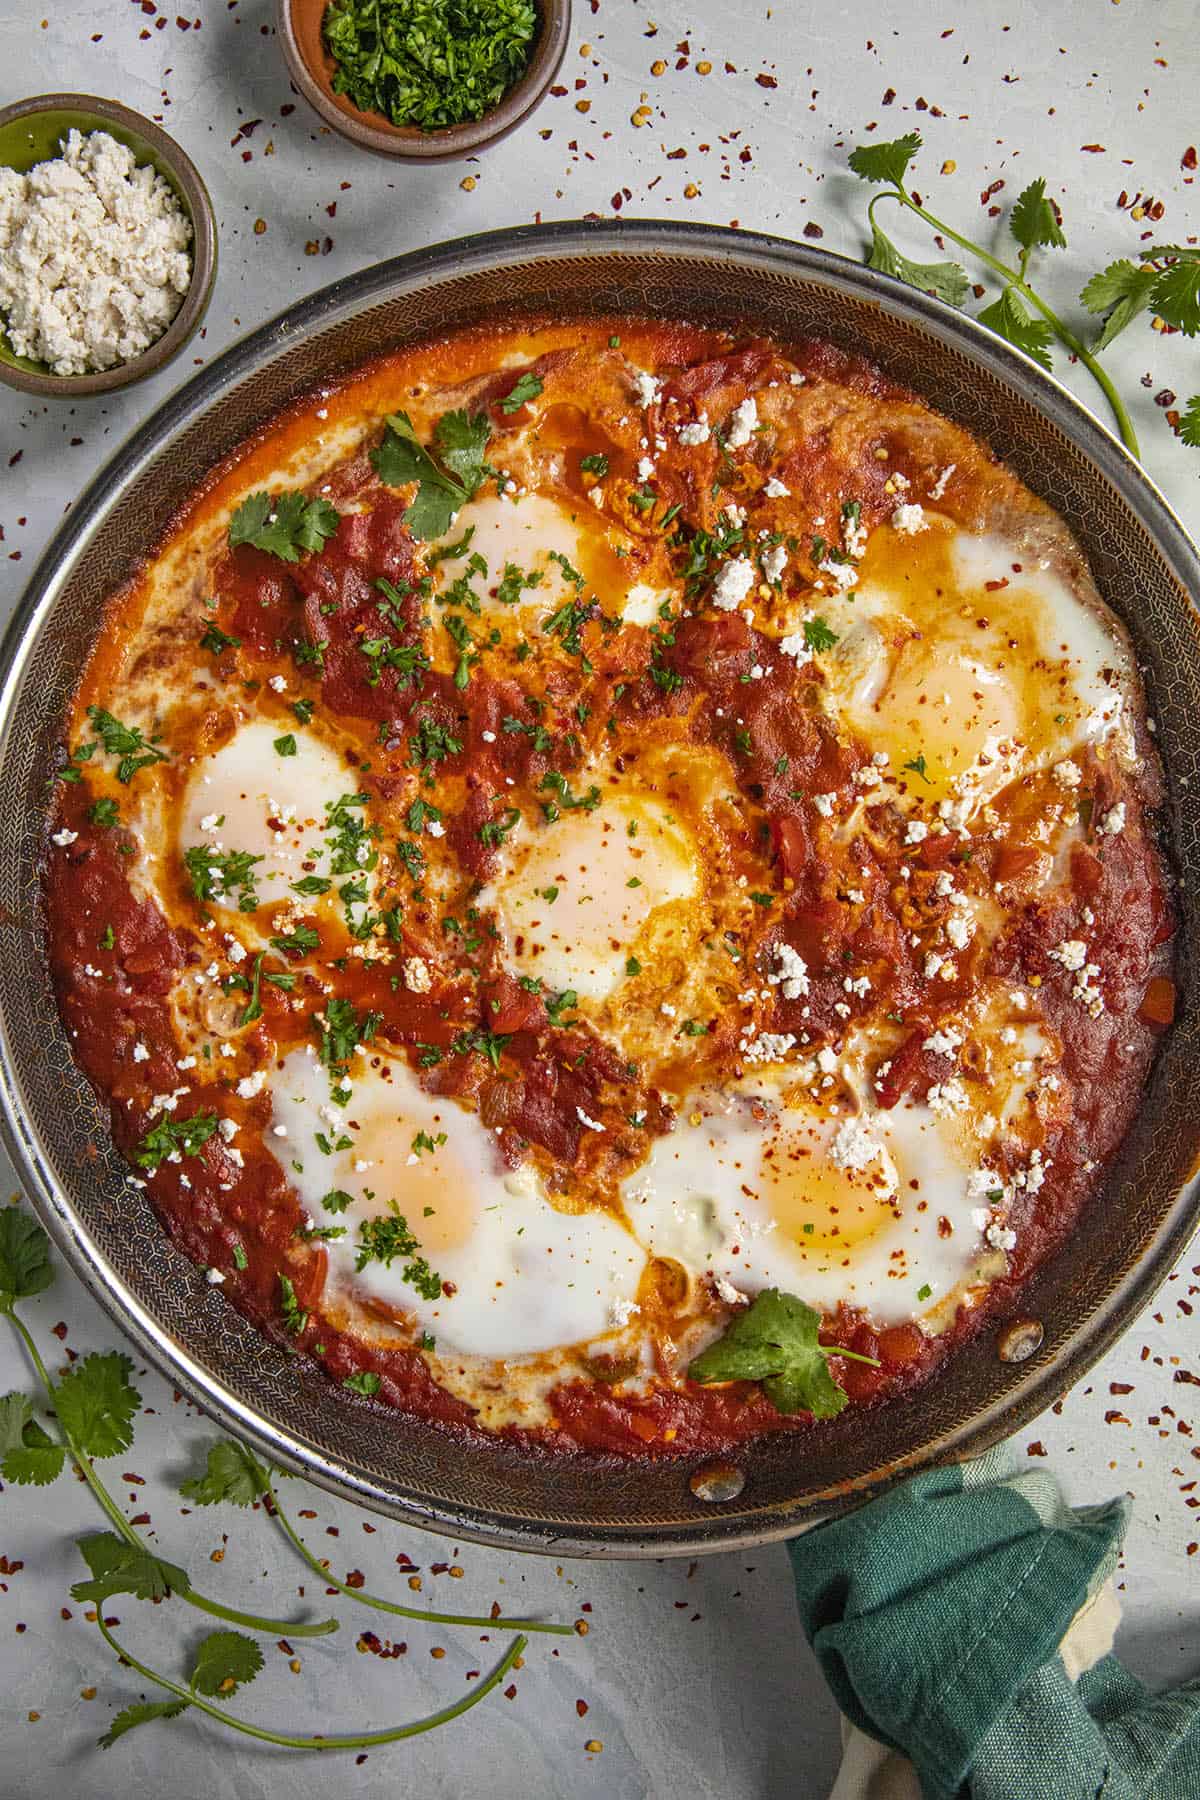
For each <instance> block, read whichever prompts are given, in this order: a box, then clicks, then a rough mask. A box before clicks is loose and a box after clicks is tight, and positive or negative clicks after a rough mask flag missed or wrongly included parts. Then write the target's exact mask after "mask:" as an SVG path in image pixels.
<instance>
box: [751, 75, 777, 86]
mask: <svg viewBox="0 0 1200 1800" xmlns="http://www.w3.org/2000/svg"><path fill="white" fill-rule="evenodd" d="M754 79H755V81H756V82H757V83H758V85H759V87H761V88H777V87H778V86H779V83H778V82H777V81H776V79H775V77H774V76H773V75H756V76H755V77H754Z"/></svg>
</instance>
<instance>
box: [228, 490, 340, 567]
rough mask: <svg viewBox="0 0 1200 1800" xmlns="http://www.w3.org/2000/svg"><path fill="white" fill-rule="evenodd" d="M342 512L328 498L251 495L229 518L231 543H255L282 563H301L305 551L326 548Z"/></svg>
mask: <svg viewBox="0 0 1200 1800" xmlns="http://www.w3.org/2000/svg"><path fill="white" fill-rule="evenodd" d="M340 520H341V514H340V513H339V512H338V510H337V508H336V506H331V505H330V504H329V501H328V500H310V499H309V497H308V495H307V494H303V493H300V492H299V491H293V492H290V493H286V494H268V493H262V492H260V493H257V494H249V495H247V497H246V499H245V500H243V501H242V504H241V505H240V506H239V507H238V508H237V510H236V511H235V512H234V513H233V515H232V517H231V518H230V521H229V545H230V548H231V549H236V547H237V546H238V545H239V544H252V545H253V546H254V548H255V549H256V550H265V551H266V552H267V553H268V554H269V555H271V556H277V557H279V559H280V561H281V562H299V561H300V556H301V553H302V552H303V551H305V550H323V549H324V548H325V540H326V539H327V538H331V537H332V536H333V534H334V532H335V531H336V530H337V528H338V524H339V522H340Z"/></svg>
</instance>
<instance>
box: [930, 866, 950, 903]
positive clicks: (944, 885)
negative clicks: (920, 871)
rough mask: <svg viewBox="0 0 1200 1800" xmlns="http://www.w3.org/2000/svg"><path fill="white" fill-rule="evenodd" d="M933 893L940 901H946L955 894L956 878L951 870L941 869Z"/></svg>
mask: <svg viewBox="0 0 1200 1800" xmlns="http://www.w3.org/2000/svg"><path fill="white" fill-rule="evenodd" d="M933 891H934V893H935V894H936V895H937V897H938V899H939V900H946V899H948V898H949V896H950V895H951V894H952V893H953V892H954V877H953V875H952V874H951V873H950V871H949V869H941V870H939V872H938V878H937V880H936V881H935V882H934V884H933Z"/></svg>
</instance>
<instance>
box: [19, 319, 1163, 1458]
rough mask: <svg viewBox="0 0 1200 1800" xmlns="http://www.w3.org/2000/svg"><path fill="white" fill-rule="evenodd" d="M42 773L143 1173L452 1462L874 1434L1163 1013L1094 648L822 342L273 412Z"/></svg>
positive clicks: (411, 378)
mask: <svg viewBox="0 0 1200 1800" xmlns="http://www.w3.org/2000/svg"><path fill="white" fill-rule="evenodd" d="M58 773H59V776H60V780H59V782H58V784H57V788H56V799H55V809H54V814H53V817H52V819H51V820H50V821H49V823H48V834H47V850H46V904H47V908H48V919H49V941H50V953H51V957H52V963H53V971H54V977H55V980H56V984H57V992H58V995H59V999H60V1004H61V1008H62V1013H63V1017H64V1020H65V1022H66V1026H67V1029H68V1031H69V1034H70V1039H71V1043H72V1046H73V1049H74V1053H75V1056H76V1057H77V1059H78V1061H79V1063H80V1065H81V1066H82V1068H83V1069H84V1070H85V1071H86V1073H87V1075H88V1077H89V1078H90V1080H91V1082H92V1083H93V1084H94V1086H95V1088H96V1090H97V1092H98V1093H99V1094H100V1096H101V1097H102V1099H103V1101H104V1102H105V1103H106V1104H107V1105H108V1107H109V1108H110V1109H111V1119H112V1132H113V1136H114V1138H115V1141H116V1143H117V1145H118V1146H119V1148H120V1149H121V1151H122V1152H123V1153H124V1155H125V1157H126V1158H127V1159H128V1161H129V1164H130V1167H131V1173H130V1176H129V1180H130V1182H131V1183H132V1184H134V1185H136V1186H139V1187H141V1186H145V1187H147V1188H148V1189H149V1192H150V1195H151V1197H152V1199H153V1202H154V1204H155V1206H156V1208H157V1209H158V1211H159V1213H160V1214H161V1216H162V1218H163V1220H164V1223H165V1225H166V1228H167V1230H168V1231H169V1232H170V1233H171V1235H172V1237H173V1239H174V1240H175V1242H176V1243H177V1244H178V1246H179V1247H180V1249H181V1250H182V1251H183V1252H184V1253H185V1254H186V1255H187V1256H188V1257H190V1258H191V1259H193V1260H194V1261H195V1262H196V1263H197V1264H198V1265H200V1266H201V1267H202V1268H203V1269H204V1270H206V1271H207V1276H208V1279H209V1281H210V1282H213V1283H215V1284H219V1285H220V1287H221V1289H222V1292H223V1294H224V1295H225V1296H227V1297H228V1300H229V1301H230V1302H231V1303H232V1304H233V1305H234V1306H236V1307H238V1308H239V1309H240V1310H241V1311H242V1312H244V1313H246V1314H247V1315H248V1316H249V1317H250V1318H251V1319H252V1320H254V1321H255V1322H256V1323H257V1325H258V1326H259V1327H260V1328H261V1329H262V1330H263V1331H264V1332H265V1333H266V1334H267V1335H268V1336H270V1337H272V1338H274V1339H276V1340H278V1341H280V1342H285V1343H287V1344H289V1345H291V1346H293V1347H294V1348H295V1349H296V1350H297V1351H299V1352H301V1353H302V1354H303V1355H305V1356H306V1357H309V1358H313V1359H316V1361H317V1362H319V1363H320V1364H322V1365H323V1366H324V1367H325V1369H326V1370H327V1371H328V1374H329V1376H330V1377H331V1378H332V1379H333V1380H334V1381H336V1382H337V1383H339V1384H341V1385H342V1386H343V1387H344V1388H345V1389H346V1390H347V1395H346V1404H347V1405H364V1404H372V1403H373V1404H385V1405H388V1406H391V1407H395V1408H399V1409H401V1410H403V1411H405V1412H407V1413H410V1414H417V1415H420V1416H422V1417H425V1418H427V1419H430V1420H434V1421H437V1422H439V1423H440V1424H442V1425H443V1426H445V1427H447V1428H451V1429H458V1430H476V1431H483V1432H492V1433H502V1434H504V1435H506V1436H508V1437H509V1438H515V1439H516V1440H517V1441H519V1442H523V1443H526V1444H530V1445H535V1446H540V1447H542V1448H559V1449H562V1450H575V1451H581V1450H582V1451H603V1452H607V1453H612V1452H616V1453H619V1454H624V1455H628V1456H633V1457H647V1456H662V1455H675V1454H687V1453H696V1452H698V1451H701V1450H703V1451H714V1450H718V1449H727V1448H728V1447H730V1446H731V1445H733V1444H736V1443H738V1442H740V1441H743V1440H745V1439H747V1438H749V1437H752V1436H755V1435H757V1434H760V1433H763V1432H768V1431H775V1430H779V1429H790V1430H795V1429H800V1430H804V1429H809V1428H811V1426H812V1422H813V1419H814V1417H825V1416H828V1415H830V1414H831V1413H833V1412H836V1411H838V1410H840V1409H841V1408H842V1407H843V1406H845V1405H847V1404H849V1405H853V1406H859V1407H870V1406H874V1405H879V1404H884V1403H887V1402H888V1401H889V1400H890V1399H892V1398H894V1397H895V1396H897V1395H898V1394H900V1393H902V1392H904V1391H906V1390H907V1389H909V1388H910V1387H911V1386H912V1385H913V1384H914V1383H916V1382H919V1381H923V1380H926V1379H928V1378H929V1377H930V1376H931V1375H933V1374H935V1372H936V1370H937V1369H938V1367H939V1365H941V1364H942V1363H943V1362H944V1360H945V1359H946V1358H947V1357H948V1356H950V1355H953V1354H954V1352H955V1350H956V1349H957V1348H958V1347H959V1346H961V1345H962V1344H963V1342H964V1341H965V1340H966V1339H967V1338H969V1337H970V1336H972V1335H973V1334H975V1333H977V1332H978V1331H979V1330H980V1329H981V1327H982V1326H983V1325H984V1323H985V1322H988V1323H992V1324H994V1323H995V1322H996V1321H997V1320H998V1319H1000V1318H1002V1317H1004V1316H1005V1315H1011V1314H1012V1313H1013V1311H1014V1309H1015V1308H1016V1307H1017V1306H1018V1304H1019V1296H1020V1292H1021V1289H1022V1286H1023V1285H1024V1284H1025V1283H1026V1282H1027V1281H1028V1279H1029V1277H1030V1275H1031V1273H1032V1272H1033V1271H1034V1270H1035V1269H1036V1268H1037V1266H1038V1265H1039V1264H1040V1263H1041V1262H1043V1260H1044V1259H1045V1258H1046V1257H1047V1256H1048V1255H1050V1254H1051V1253H1052V1252H1053V1251H1054V1250H1055V1248H1056V1246H1058V1245H1059V1244H1061V1242H1062V1241H1063V1239H1064V1238H1065V1237H1066V1236H1067V1235H1068V1234H1069V1233H1070V1232H1072V1231H1073V1230H1075V1229H1076V1228H1077V1227H1078V1228H1079V1229H1083V1230H1086V1229H1087V1211H1086V1208H1087V1201H1088V1197H1089V1193H1090V1192H1092V1191H1093V1190H1094V1188H1095V1187H1096V1185H1097V1184H1098V1183H1099V1182H1100V1181H1101V1179H1102V1178H1103V1175H1104V1172H1105V1167H1106V1164H1107V1163H1108V1162H1109V1160H1110V1159H1111V1158H1112V1156H1113V1154H1114V1152H1115V1151H1116V1149H1117V1147H1118V1145H1119V1144H1120V1142H1121V1139H1122V1136H1123V1135H1124V1133H1125V1131H1126V1130H1127V1127H1128V1125H1129V1122H1130V1119H1131V1117H1132V1115H1133V1112H1134V1110H1135V1108H1136V1107H1137V1105H1138V1102H1139V1095H1140V1093H1141V1090H1142V1087H1143V1084H1144V1081H1145V1078H1146V1075H1147V1070H1148V1067H1149V1064H1150V1062H1151V1059H1152V1057H1153V1054H1154V1047H1155V1041H1156V1036H1157V1034H1160V1033H1161V1032H1162V1031H1163V1030H1164V1029H1165V1028H1166V1027H1167V1026H1168V1025H1169V1022H1170V1019H1171V1015H1172V1009H1173V1002H1174V987H1173V985H1172V981H1171V951H1170V942H1171V934H1172V930H1173V920H1174V914H1173V905H1172V899H1171V895H1170V889H1169V883H1168V877H1167V874H1166V868H1165V864H1164V861H1163V859H1162V857H1161V855H1160V852H1159V849H1158V847H1157V843H1156V837H1155V828H1154V822H1153V809H1154V807H1155V805H1156V803H1157V802H1158V800H1159V798H1160V781H1161V777H1160V771H1159V767H1158V762H1157V758H1156V753H1155V749H1154V743H1153V724H1152V721H1150V720H1149V719H1148V718H1147V714H1146V706H1145V700H1144V696H1143V694H1142V691H1141V687H1140V683H1139V678H1138V674H1137V669H1136V666H1135V662H1134V659H1133V655H1132V652H1131V648H1130V645H1129V642H1128V640H1127V637H1126V635H1125V633H1124V631H1123V629H1122V628H1121V626H1120V625H1119V624H1118V623H1117V621H1116V620H1115V618H1114V617H1113V616H1112V614H1111V613H1110V612H1109V611H1108V610H1107V608H1106V607H1105V605H1104V604H1103V602H1102V601H1101V599H1100V597H1099V595H1098V594H1097V592H1096V589H1095V586H1094V584H1093V581H1092V579H1091V577H1090V575H1089V572H1088V569H1087V567H1086V565H1085V563H1084V561H1083V559H1082V556H1081V554H1080V551H1079V549H1078V546H1077V545H1076V543H1075V542H1074V540H1073V538H1072V536H1071V534H1070V533H1069V531H1068V530H1067V528H1066V527H1065V525H1064V524H1063V523H1062V522H1061V521H1060V520H1059V519H1058V518H1057V516H1056V515H1055V514H1054V513H1053V512H1052V511H1051V510H1050V509H1049V508H1048V507H1047V506H1046V505H1044V504H1043V503H1042V502H1041V501H1039V500H1038V499H1036V498H1035V497H1034V496H1033V495H1032V494H1030V493H1029V492H1028V491H1027V490H1026V489H1025V488H1024V487H1023V486H1022V485H1021V484H1020V482H1018V481H1017V480H1016V479H1015V477H1014V476H1013V475H1012V474H1011V473H1010V472H1009V471H1008V470H1007V469H1006V468H1004V467H1003V466H1002V465H1001V464H999V463H998V462H997V461H996V460H995V459H994V458H993V457H992V456H991V455H990V453H989V452H988V450H987V448H986V446H985V445H983V444H982V443H980V442H978V441H976V440H974V439H973V438H972V437H970V436H969V435H967V434H966V433H964V432H963V431H962V430H961V429H959V428H958V427H957V426H955V425H952V424H951V423H949V422H948V421H947V420H945V419H944V418H941V417H940V416H939V415H938V414H937V413H935V412H934V411H932V410H931V409H930V408H929V407H928V406H926V405H924V404H923V403H922V402H921V401H920V400H919V399H918V398H916V397H915V396H914V395H913V394H911V393H909V392H907V391H906V390H903V389H901V388H899V387H897V386H896V385H895V384H894V383H892V382H891V381H889V380H888V379H887V378H886V377H885V376H883V375H882V374H880V372H879V371H878V370H877V369H875V368H873V367H871V366H870V365H868V364H866V363H865V362H862V361H860V360H857V359H855V358H854V357H852V356H848V355H846V354H844V353H843V352H842V351H840V350H837V349H835V348H833V347H832V346H830V345H829V344H826V343H822V342H817V341H805V342H800V343H795V344H788V345H785V344H781V343H775V342H772V341H768V340H765V339H763V338H761V337H756V336H753V335H750V334H742V335H739V334H737V333H733V332H722V331H715V330H712V329H709V328H703V329H701V328H696V327H693V326H690V325H686V324H673V323H670V324H668V323H662V322H657V321H649V320H645V319H639V318H625V317H622V318H613V319H604V320H602V321H596V320H587V321H577V322H567V323H561V322H560V323H553V324H547V325H545V326H540V327H539V326H534V327H528V326H524V325H522V326H516V325H514V326H512V327H511V328H507V327H499V328H498V327H495V326H492V327H488V328H486V329H483V328H480V329H477V330H473V331H469V332H465V333H460V334H457V335H454V336H452V337H448V338H444V339H441V340H439V341H433V342H428V343H424V344H422V345H420V346H419V347H416V348H409V349H405V350H404V351H402V352H400V353H396V354H390V355H388V356H385V357H382V358H380V359H379V360H376V361H374V362H372V363H371V364H369V365H367V366H366V367H364V368H362V369H361V370H359V371H357V372H356V373H354V374H353V375H351V376H349V377H348V378H347V379H345V380H343V381H341V382H340V383H338V384H337V385H335V386H331V387H328V388H324V389H322V390H321V391H320V392H318V393H314V394H313V395H311V396H309V397H308V398H306V399H305V400H303V401H302V402H300V403H299V404H298V405H296V406H294V407H293V408H292V409H291V410H289V411H288V412H286V413H285V414H283V415H282V416H281V417H279V418H278V419H276V420H275V421H274V422H273V423H271V424H270V425H268V426H267V427H266V428H264V429H263V430H262V431H261V432H259V433H258V435H256V436H255V437H254V438H252V439H251V440H249V441H248V442H247V443H245V444H244V445H243V446H242V447H241V448H240V449H239V450H238V451H237V452H236V453H235V454H234V455H232V456H231V457H229V458H228V459H227V460H226V461H225V462H223V463H222V464H221V465H220V467H218V468H217V469H216V470H214V472H213V473H212V475H211V477H210V478H209V479H208V481H207V482H206V483H205V485H204V487H203V489H202V491H200V492H198V493H196V494H195V495H194V496H193V497H192V498H191V499H190V500H189V502H188V503H187V505H186V506H185V507H184V508H183V510H182V511H181V512H180V513H179V514H178V515H177V517H176V519H175V520H174V522H173V524H172V526H171V528H170V529H169V531H168V532H167V534H166V536H165V537H164V539H163V540H162V542H161V544H160V546H159V548H158V549H157V551H156V553H155V554H154V555H153V556H152V557H151V558H150V559H149V560H148V561H146V562H145V564H144V565H143V566H142V567H141V569H140V571H139V573H138V574H137V576H136V578H135V579H133V580H132V581H131V582H130V583H129V584H128V585H127V586H126V587H125V588H124V589H123V590H122V591H120V592H119V593H117V594H114V595H113V597H112V599H111V602H110V606H109V611H108V614H107V617H106V620H105V624H104V629H103V630H102V632H101V633H100V636H99V638H98V641H97V643H96V647H95V650H94V652H93V654H92V657H91V660H90V662H89V664H88V666H87V668H86V670H85V671H84V674H83V678H82V681H81V683H80V687H79V690H78V694H77V696H76V699H75V702H74V704H73V708H72V710H71V713H70V716H69V718H68V719H67V721H66V722H65V726H64V743H63V751H62V764H61V767H60V769H59V771H58Z"/></svg>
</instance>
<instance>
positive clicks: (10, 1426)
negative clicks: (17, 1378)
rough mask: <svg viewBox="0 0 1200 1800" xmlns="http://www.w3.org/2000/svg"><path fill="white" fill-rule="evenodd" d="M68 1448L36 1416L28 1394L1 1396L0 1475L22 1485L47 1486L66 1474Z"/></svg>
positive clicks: (6, 1479)
mask: <svg viewBox="0 0 1200 1800" xmlns="http://www.w3.org/2000/svg"><path fill="white" fill-rule="evenodd" d="M66 1455H67V1453H66V1450H65V1449H64V1448H63V1446H62V1445H61V1444H56V1443H55V1441H54V1439H53V1438H52V1437H50V1436H49V1435H48V1434H47V1433H46V1432H45V1431H43V1430H42V1427H41V1426H40V1425H39V1424H38V1422H37V1420H36V1419H35V1418H34V1416H33V1406H32V1404H31V1402H30V1400H29V1399H28V1397H27V1396H26V1395H25V1394H6V1395H5V1396H4V1398H3V1400H0V1475H2V1476H3V1477H4V1479H5V1481H12V1482H15V1483H16V1485H17V1486H18V1487H46V1486H47V1485H48V1483H50V1482H51V1481H55V1480H57V1478H58V1476H59V1475H61V1474H62V1469H63V1463H64V1462H65V1461H66Z"/></svg>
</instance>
